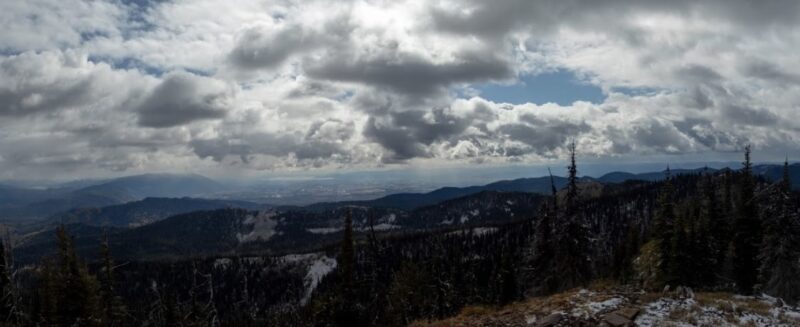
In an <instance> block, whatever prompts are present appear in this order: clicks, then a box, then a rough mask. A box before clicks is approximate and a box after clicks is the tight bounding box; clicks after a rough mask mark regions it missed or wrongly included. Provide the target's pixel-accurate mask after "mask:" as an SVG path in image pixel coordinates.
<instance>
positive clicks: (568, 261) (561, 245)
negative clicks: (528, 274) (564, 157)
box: [553, 141, 592, 290]
mask: <svg viewBox="0 0 800 327" xmlns="http://www.w3.org/2000/svg"><path fill="white" fill-rule="evenodd" d="M569 156H570V165H569V166H568V167H567V172H568V174H569V176H568V182H567V191H566V197H565V203H564V206H562V207H561V208H559V209H560V214H559V217H558V219H557V221H556V222H555V226H556V228H555V230H556V233H555V235H554V240H555V242H556V246H555V249H554V250H555V262H554V264H553V269H554V270H553V273H554V274H555V276H556V277H555V278H556V279H557V284H556V285H557V287H556V288H557V289H559V290H562V289H567V288H571V287H575V286H579V285H584V284H586V283H587V282H588V281H589V280H590V279H591V278H592V262H591V256H592V250H591V242H590V240H589V231H588V228H587V226H586V225H585V223H586V221H585V217H584V215H583V214H581V211H580V208H579V205H580V203H579V201H580V199H579V197H578V196H579V193H578V167H577V165H576V161H575V156H576V148H575V142H574V141H573V142H572V143H570V146H569Z"/></svg>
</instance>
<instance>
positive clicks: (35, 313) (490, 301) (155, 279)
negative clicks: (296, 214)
mask: <svg viewBox="0 0 800 327" xmlns="http://www.w3.org/2000/svg"><path fill="white" fill-rule="evenodd" d="M570 149H571V156H570V164H569V166H568V168H567V172H568V175H569V182H568V184H567V186H566V188H565V189H563V190H557V189H556V188H555V186H553V187H552V194H551V195H550V197H549V200H548V201H545V203H543V204H540V205H538V206H537V209H536V211H534V212H531V213H530V215H529V216H528V217H527V219H523V220H520V221H516V222H513V223H508V224H504V225H494V226H486V227H480V228H470V229H465V230H461V231H448V232H423V233H417V234H406V235H396V236H381V235H379V234H377V233H376V232H375V231H374V229H372V228H366V232H362V233H355V232H354V229H353V226H352V225H353V221H352V219H353V218H352V217H351V214H345V217H344V221H343V233H342V241H341V243H340V245H339V246H337V247H333V248H326V249H323V250H322V251H324V252H325V253H326V254H327V255H330V256H335V257H336V259H337V267H336V269H334V270H333V272H332V273H330V274H327V275H325V276H324V277H323V278H322V279H321V280H319V281H318V283H317V284H316V288H315V289H314V291H313V293H310V294H309V293H308V291H309V290H310V288H309V287H310V285H309V280H308V276H309V275H310V269H313V268H309V267H307V266H306V265H305V264H302V263H291V262H286V261H285V260H283V259H280V258H271V257H257V258H253V257H249V258H236V257H231V258H223V259H215V258H209V259H202V260H183V261H169V262H165V261H162V262H123V263H115V262H114V260H113V259H112V256H111V253H109V251H108V247H107V242H105V243H104V244H106V246H101V249H98V251H100V253H101V255H100V258H101V260H100V261H99V262H95V263H92V264H90V265H88V266H87V265H86V264H85V263H83V262H81V260H80V258H78V257H77V255H76V254H75V250H74V244H73V241H72V239H71V238H70V237H69V236H68V235H66V232H65V231H64V229H63V228H60V229H59V230H58V231H57V233H56V235H57V240H58V249H57V251H56V253H55V254H54V255H53V256H51V257H48V258H46V259H44V260H43V261H42V262H41V263H40V264H38V265H36V266H33V267H23V268H16V269H10V268H9V266H11V260H10V259H11V258H9V257H5V256H4V257H3V260H0V262H2V263H3V265H2V269H0V283H2V285H0V286H2V292H3V297H2V299H3V302H2V312H0V314H2V318H4V319H5V320H4V321H5V322H6V323H7V324H9V325H39V326H72V325H81V326H84V325H86V326H93V325H94V326H127V325H132V326H217V325H221V326H226V325H228V326H229V325H237V326H263V325H268V326H402V325H407V324H408V323H410V322H412V321H414V320H418V319H428V318H442V317H447V316H451V315H453V314H455V313H457V312H458V311H459V310H461V308H463V307H464V306H466V305H471V304H485V305H502V304H505V303H509V302H512V301H515V300H519V299H522V298H524V297H526V296H535V295H545V294H550V293H553V292H558V291H561V290H565V289H569V288H573V287H580V286H586V285H588V283H590V282H592V281H593V280H597V279H605V280H614V281H616V282H618V283H620V284H632V285H636V286H638V287H641V288H644V289H648V290H656V291H660V290H662V289H664V288H666V287H667V286H669V287H670V288H675V287H677V286H689V287H693V288H695V289H706V290H724V291H736V292H739V293H743V294H752V293H755V292H765V293H767V294H770V295H774V296H778V297H781V298H782V299H784V300H785V301H787V302H790V303H796V302H797V301H798V300H800V279H798V278H797V276H800V218H799V213H798V198H797V194H796V193H793V192H792V191H791V189H790V181H789V175H788V163H786V164H785V167H784V176H783V179H782V180H780V181H776V182H767V181H765V180H763V179H761V178H759V177H757V176H754V175H753V172H752V165H751V162H750V150H749V147H748V148H747V149H746V151H745V160H744V164H743V167H742V169H741V170H738V171H732V170H725V171H721V172H717V173H713V174H712V173H701V174H690V175H678V176H668V177H667V178H666V180H664V181H661V182H635V181H633V182H627V183H624V184H620V185H610V186H606V187H604V188H603V192H602V193H601V194H595V195H593V196H588V195H587V194H586V193H585V191H584V190H583V189H582V187H584V186H583V185H581V184H580V183H578V178H577V173H578V169H577V164H576V162H575V156H576V153H575V152H576V149H575V147H574V145H573V146H572V147H571V148H570ZM499 202H500V201H499ZM343 212H347V210H343ZM497 214H502V213H499V212H498V213H497ZM368 219H369V222H368V224H367V225H368V226H372V225H374V222H373V221H372V220H373V219H374V217H372V218H368ZM498 221H500V220H498ZM0 253H2V254H3V255H6V254H8V253H9V252H8V251H5V250H4V251H0Z"/></svg>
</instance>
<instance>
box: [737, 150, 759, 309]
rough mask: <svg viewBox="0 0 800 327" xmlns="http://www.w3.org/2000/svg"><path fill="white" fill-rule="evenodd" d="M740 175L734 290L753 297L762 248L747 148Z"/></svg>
mask: <svg viewBox="0 0 800 327" xmlns="http://www.w3.org/2000/svg"><path fill="white" fill-rule="evenodd" d="M742 165H743V167H742V171H741V173H740V175H739V201H738V203H737V204H738V208H737V215H736V222H735V224H734V229H735V230H734V240H733V246H734V257H733V269H734V279H735V280H736V287H737V289H738V291H739V292H741V293H742V294H752V293H753V287H754V286H755V284H756V281H757V278H758V267H759V264H758V252H759V246H760V245H761V221H760V220H759V218H758V209H757V207H756V199H755V181H754V180H753V164H752V162H751V161H750V146H749V145H747V146H745V152H744V162H743V163H742Z"/></svg>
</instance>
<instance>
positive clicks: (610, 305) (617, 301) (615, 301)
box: [586, 297, 625, 314]
mask: <svg viewBox="0 0 800 327" xmlns="http://www.w3.org/2000/svg"><path fill="white" fill-rule="evenodd" d="M624 302H625V300H623V299H621V298H618V297H613V298H610V299H608V300H605V301H603V302H589V303H588V304H587V305H586V307H587V308H588V309H589V311H591V313H592V314H598V313H600V312H602V311H609V310H611V309H616V308H617V307H619V306H620V305H622V304H623V303H624Z"/></svg>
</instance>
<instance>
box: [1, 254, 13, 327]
mask: <svg viewBox="0 0 800 327" xmlns="http://www.w3.org/2000/svg"><path fill="white" fill-rule="evenodd" d="M10 270H11V269H10V264H9V260H8V259H7V256H6V247H5V241H4V240H3V239H0V325H2V324H3V323H11V322H13V321H14V318H15V317H14V316H15V310H16V302H17V301H16V298H15V296H16V295H15V292H14V284H13V281H12V279H11V271H10Z"/></svg>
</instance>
